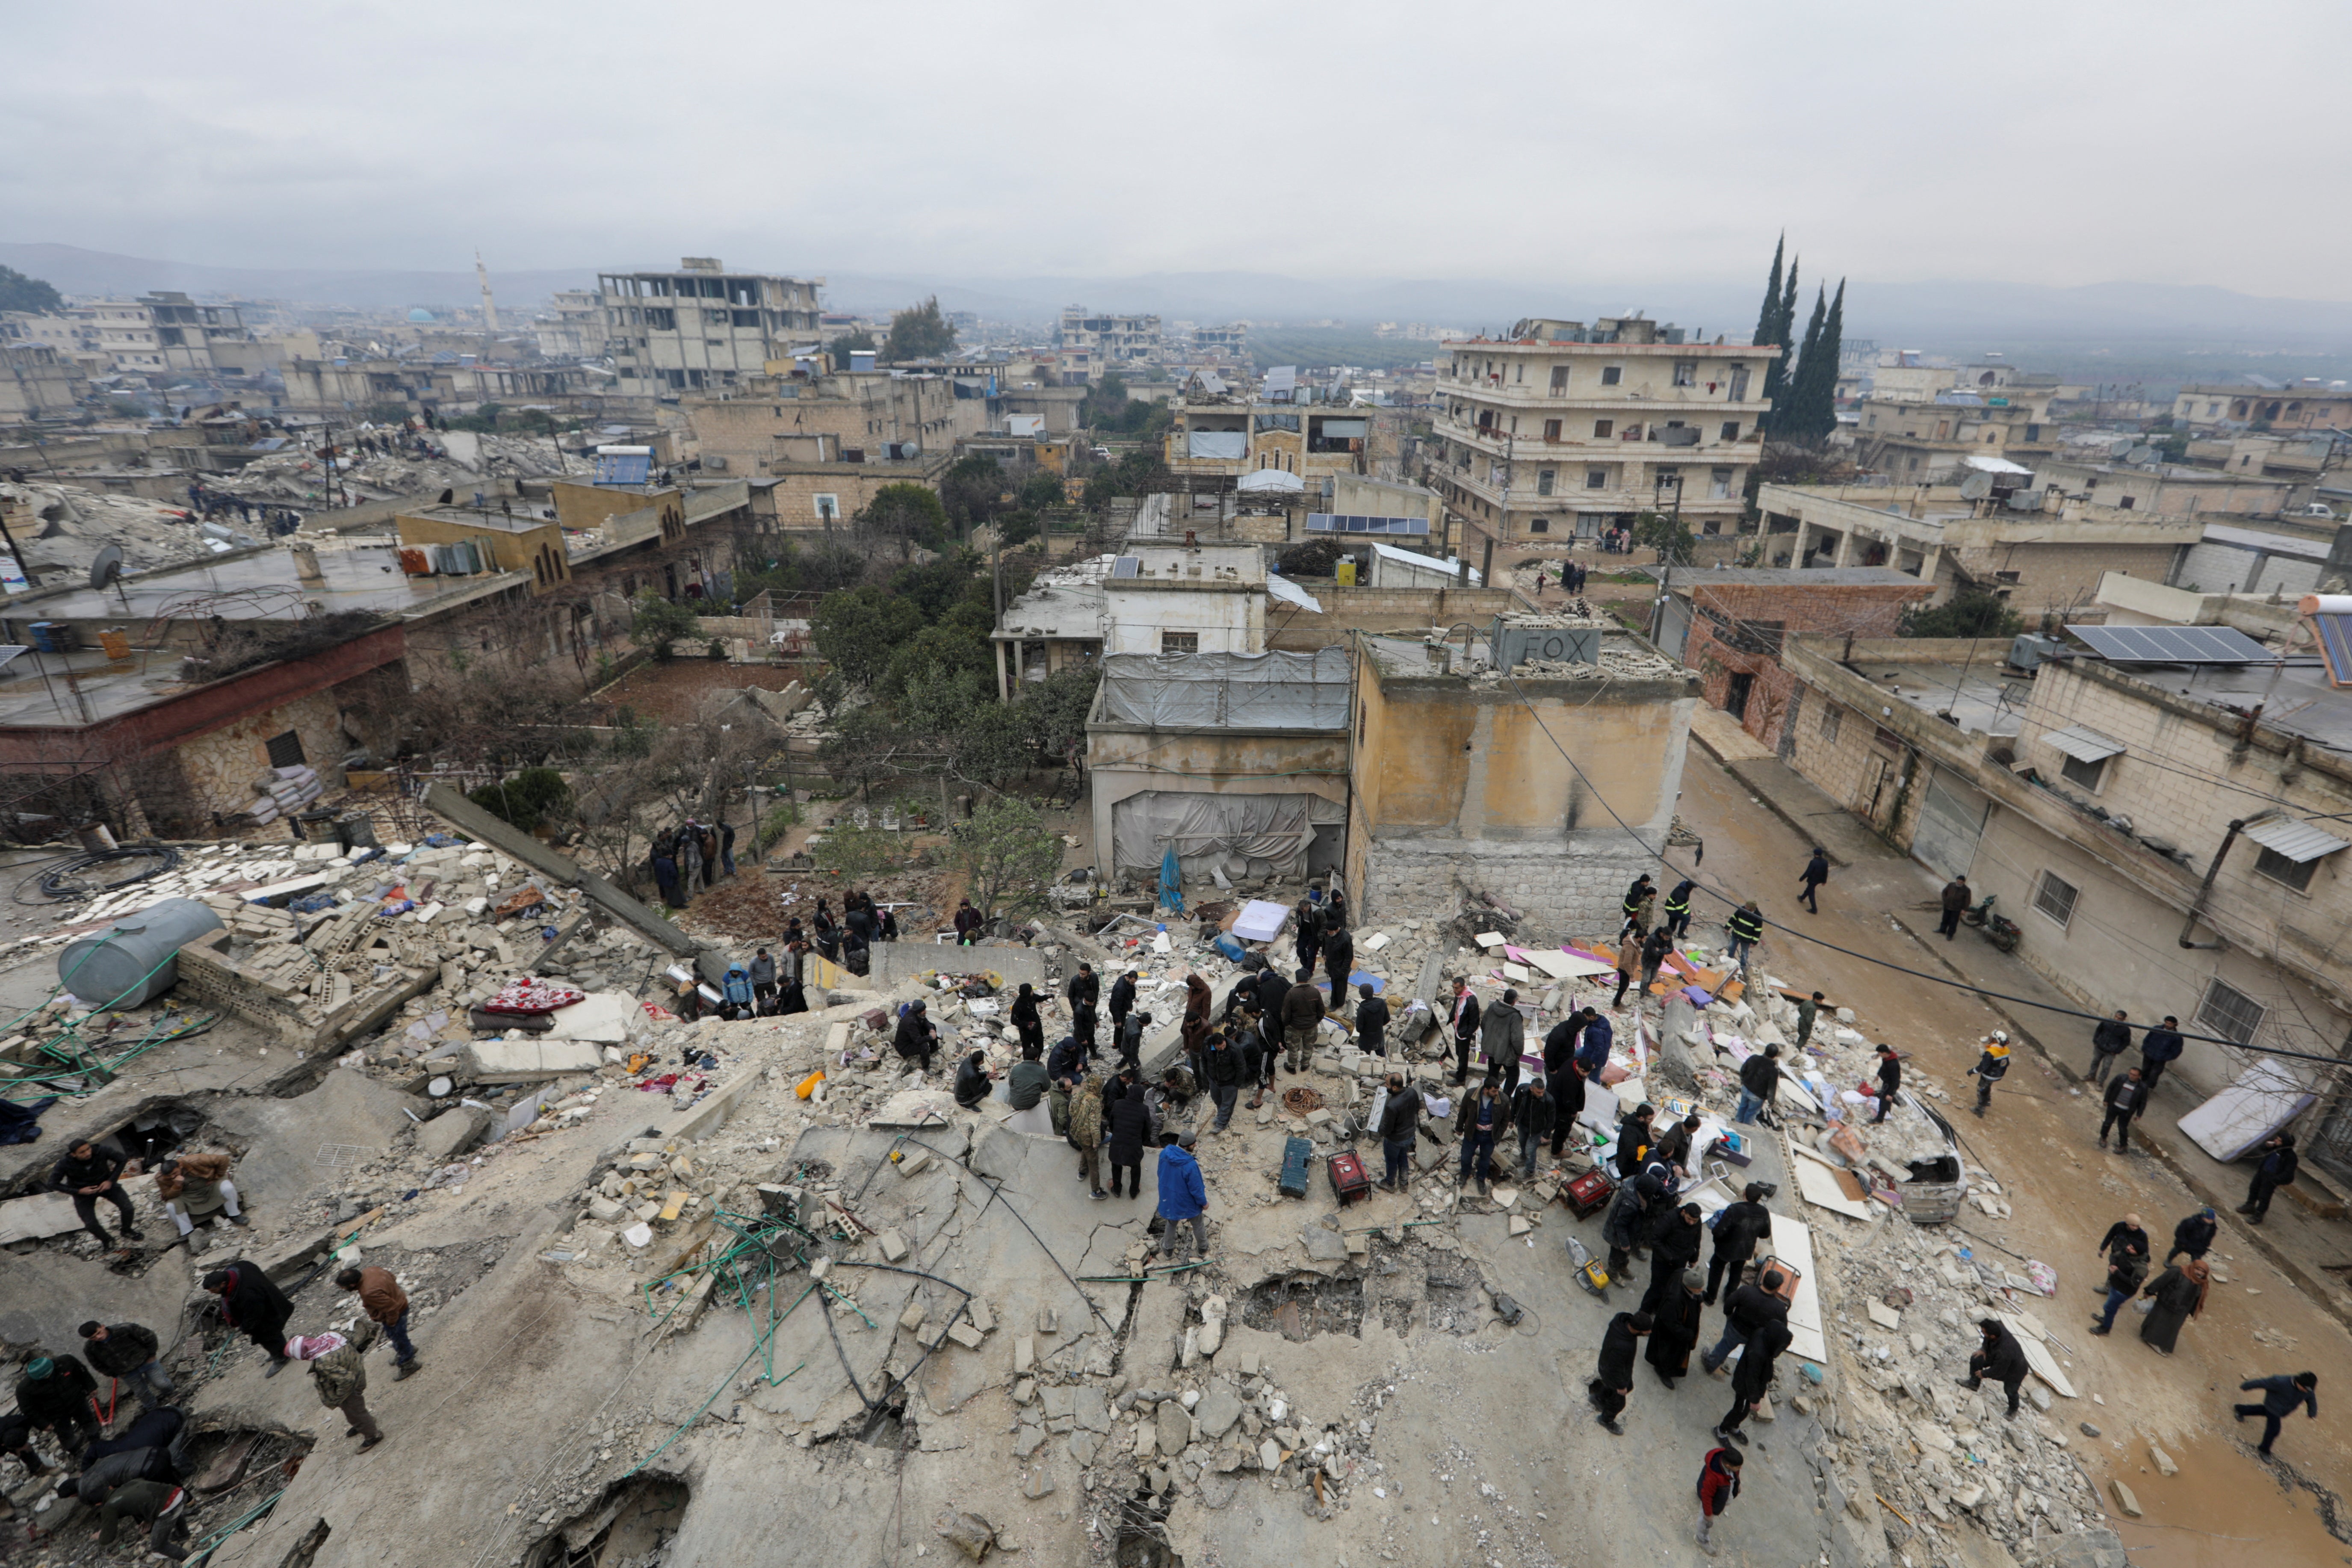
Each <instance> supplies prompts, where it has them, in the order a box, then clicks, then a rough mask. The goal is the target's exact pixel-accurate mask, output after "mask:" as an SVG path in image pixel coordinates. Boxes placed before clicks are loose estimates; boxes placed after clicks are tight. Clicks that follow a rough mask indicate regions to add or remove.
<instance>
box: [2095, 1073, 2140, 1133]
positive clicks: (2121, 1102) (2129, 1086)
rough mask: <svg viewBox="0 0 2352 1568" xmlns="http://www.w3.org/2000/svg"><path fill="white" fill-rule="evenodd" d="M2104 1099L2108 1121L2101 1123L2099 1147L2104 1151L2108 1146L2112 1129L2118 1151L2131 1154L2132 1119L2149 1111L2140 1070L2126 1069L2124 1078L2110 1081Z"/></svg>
mask: <svg viewBox="0 0 2352 1568" xmlns="http://www.w3.org/2000/svg"><path fill="white" fill-rule="evenodd" d="M2103 1098H2104V1099H2105V1101H2106V1106H2107V1114H2106V1119H2105V1121H2101V1122H2100V1123H2099V1147H2100V1148H2102V1149H2104V1148H2105V1147H2106V1146H2107V1129H2109V1128H2111V1127H2112V1128H2114V1129H2115V1132H2116V1149H2118V1150H2119V1151H2121V1152H2124V1153H2126V1154H2128V1153H2130V1152H2131V1124H2132V1118H2133V1117H2135V1116H2137V1115H2138V1114H2139V1113H2140V1112H2141V1111H2142V1110H2147V1085H2146V1084H2144V1083H2142V1082H2141V1081H2140V1079H2139V1068H2125V1069H2124V1076H2123V1077H2121V1078H2118V1079H2109V1080H2108V1082H2107V1092H2106V1094H2105V1096H2104V1097H2103Z"/></svg>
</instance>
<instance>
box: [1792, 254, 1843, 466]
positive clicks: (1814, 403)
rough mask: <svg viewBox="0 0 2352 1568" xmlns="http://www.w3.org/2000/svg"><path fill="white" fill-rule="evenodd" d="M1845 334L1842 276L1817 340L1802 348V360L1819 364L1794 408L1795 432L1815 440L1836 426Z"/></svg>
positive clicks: (1825, 437) (1825, 436)
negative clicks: (1796, 419)
mask: <svg viewBox="0 0 2352 1568" xmlns="http://www.w3.org/2000/svg"><path fill="white" fill-rule="evenodd" d="M1844 337H1845V279H1843V278H1841V279H1838V291H1837V297H1836V298H1835V299H1833V300H1831V301H1830V313H1829V315H1828V316H1827V317H1826V318H1825V319H1823V321H1822V333H1821V337H1820V339H1819V340H1818V341H1817V342H1814V343H1813V345H1812V347H1811V348H1810V349H1808V350H1807V351H1806V363H1808V364H1812V363H1819V366H1820V370H1819V372H1818V374H1815V375H1813V376H1811V377H1810V378H1808V379H1807V381H1806V383H1805V388H1804V400H1803V402H1802V404H1801V405H1800V406H1799V408H1798V410H1797V417H1798V420H1799V424H1798V426H1797V434H1798V435H1800V436H1802V437H1811V439H1813V440H1816V441H1824V440H1827V439H1828V438H1829V437H1830V435H1831V433H1832V431H1834V430H1836V428H1837V378H1838V353H1839V349H1840V347H1841V346H1842V344H1843V340H1844Z"/></svg>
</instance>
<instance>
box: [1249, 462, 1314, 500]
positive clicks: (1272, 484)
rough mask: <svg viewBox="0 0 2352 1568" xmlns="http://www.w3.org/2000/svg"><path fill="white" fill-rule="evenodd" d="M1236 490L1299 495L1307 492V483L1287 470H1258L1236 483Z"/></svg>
mask: <svg viewBox="0 0 2352 1568" xmlns="http://www.w3.org/2000/svg"><path fill="white" fill-rule="evenodd" d="M1234 489H1237V490H1243V491H1246V492H1249V493H1252V494H1257V493H1261V492H1265V491H1269V490H1272V491H1279V492H1281V493H1283V494H1285V495H1298V494H1301V493H1303V492H1304V491H1305V490H1306V489H1307V481H1306V480H1305V479H1300V478H1299V477H1298V476H1297V474H1294V473H1291V472H1289V471H1288V470H1287V469H1284V468H1258V469H1255V470H1253V471H1252V472H1250V473H1246V474H1244V475H1243V476H1242V477H1241V478H1240V479H1239V480H1237V481H1235V483H1234Z"/></svg>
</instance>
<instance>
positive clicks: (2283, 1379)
mask: <svg viewBox="0 0 2352 1568" xmlns="http://www.w3.org/2000/svg"><path fill="white" fill-rule="evenodd" d="M2238 1386H2239V1387H2240V1388H2242V1389H2254V1388H2259V1389H2261V1390H2262V1391H2263V1402H2262V1403H2261V1404H2260V1405H2233V1406H2231V1408H2232V1409H2233V1410H2235V1411H2236V1412H2237V1415H2238V1419H2239V1420H2241V1421H2243V1420H2244V1419H2245V1418H2246V1417H2247V1416H2249V1415H2259V1416H2261V1417H2262V1418H2263V1446H2262V1449H2261V1451H2262V1452H2263V1453H2265V1454H2267V1453H2269V1452H2270V1451H2271V1445H2272V1444H2273V1443H2275V1442H2277V1441H2278V1435H2279V1424H2280V1423H2281V1422H2283V1421H2284V1420H2285V1419H2286V1418H2287V1417H2288V1416H2290V1415H2294V1411H2295V1406H2297V1405H2304V1406H2306V1407H2308V1408H2309V1410H2310V1411H2311V1418H2312V1419H2313V1420H2314V1421H2316V1420H2318V1419H2319V1374H2318V1373H2315V1372H2298V1373H2295V1374H2294V1376H2293V1377H2289V1376H2288V1375H2287V1374H2286V1373H2279V1374H2278V1375H2277V1376H2276V1377H2257V1378H2254V1379H2252V1380H2251V1381H2249V1382H2246V1383H2242V1384H2238Z"/></svg>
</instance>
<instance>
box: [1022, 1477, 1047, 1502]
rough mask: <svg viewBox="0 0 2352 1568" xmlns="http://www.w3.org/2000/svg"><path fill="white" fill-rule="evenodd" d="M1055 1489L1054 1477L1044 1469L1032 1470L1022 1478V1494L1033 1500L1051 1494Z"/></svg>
mask: <svg viewBox="0 0 2352 1568" xmlns="http://www.w3.org/2000/svg"><path fill="white" fill-rule="evenodd" d="M1053 1489H1054V1478H1053V1477H1051V1476H1049V1475H1047V1474H1046V1473H1045V1471H1043V1470H1031V1471H1030V1472H1029V1473H1028V1474H1026V1475H1024V1476H1023V1477H1022V1478H1021V1495H1022V1496H1023V1497H1025V1498H1027V1499H1029V1500H1031V1501H1033V1502H1034V1501H1035V1500H1037V1499H1039V1498H1041V1497H1045V1496H1047V1495H1049V1494H1050V1493H1051V1492H1052V1491H1053Z"/></svg>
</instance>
